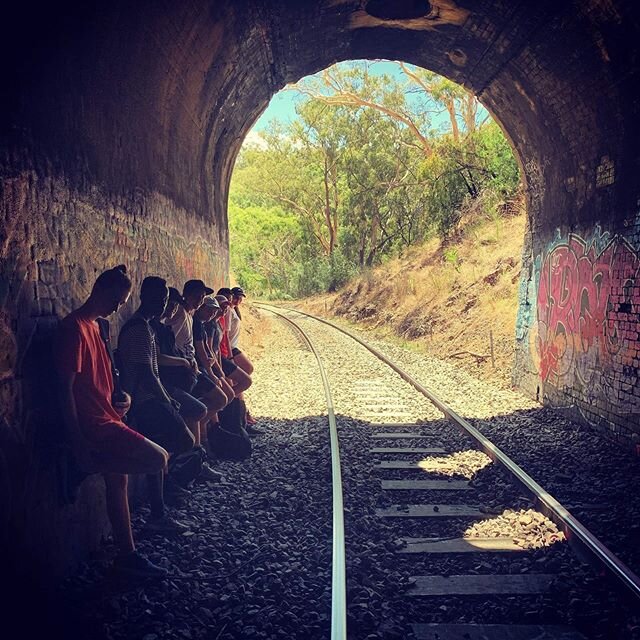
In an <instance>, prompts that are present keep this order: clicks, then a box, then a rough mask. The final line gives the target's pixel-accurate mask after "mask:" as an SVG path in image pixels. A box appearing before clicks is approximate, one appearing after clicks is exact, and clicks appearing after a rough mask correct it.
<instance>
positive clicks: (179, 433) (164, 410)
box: [133, 399, 193, 453]
mask: <svg viewBox="0 0 640 640" xmlns="http://www.w3.org/2000/svg"><path fill="white" fill-rule="evenodd" d="M178 402H179V401H178ZM133 417H134V418H135V429H136V431H138V432H139V433H141V434H142V435H143V436H144V437H145V438H149V440H151V441H152V442H155V443H156V444H159V445H160V446H161V447H163V448H165V449H166V450H167V451H168V452H169V453H183V452H184V451H188V450H189V449H191V448H192V447H193V436H192V435H191V431H189V429H188V427H187V425H186V424H185V421H184V420H183V419H182V416H181V415H180V413H179V412H178V410H177V409H176V408H175V407H174V406H173V405H172V404H171V403H169V402H162V401H161V400H155V399H154V400H147V401H146V402H143V403H142V404H141V405H139V406H137V407H135V410H134V412H133Z"/></svg>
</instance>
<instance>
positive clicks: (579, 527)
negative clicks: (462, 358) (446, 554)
mask: <svg viewBox="0 0 640 640" xmlns="http://www.w3.org/2000/svg"><path fill="white" fill-rule="evenodd" d="M280 308H283V307H280ZM291 311H294V312H295V313H299V314H301V315H303V316H307V317H308V318H312V319H313V320H316V321H318V322H322V323H324V324H326V325H328V326H330V327H333V328H334V329H336V330H338V331H340V332H342V333H344V334H345V335H347V336H349V337H350V338H352V339H353V340H355V341H356V342H358V343H359V344H361V345H362V346H363V347H365V349H367V350H368V351H370V352H371V353H372V354H373V355H374V356H376V357H377V358H378V359H379V360H381V361H382V362H384V363H385V364H387V365H388V366H389V367H391V368H392V369H393V370H394V371H395V372H396V373H397V374H398V375H400V377H401V378H402V379H403V380H405V381H406V382H408V383H409V384H410V385H411V386H413V387H414V388H415V389H416V390H417V391H418V392H420V393H421V394H422V395H424V396H425V397H426V398H428V399H429V400H430V401H431V402H432V403H433V404H434V406H436V407H437V408H438V409H439V410H440V411H442V413H443V414H444V416H445V417H446V418H447V419H448V420H449V421H451V422H452V423H454V424H455V425H456V426H457V427H458V428H460V429H461V430H462V431H463V432H464V433H467V434H468V435H470V436H471V437H472V438H473V439H474V440H475V441H476V442H477V443H478V444H479V446H480V448H481V449H482V450H483V451H484V452H485V453H486V454H487V455H488V456H489V457H490V458H491V459H492V460H493V461H495V462H498V463H499V464H501V465H502V466H503V467H505V468H506V469H507V470H508V471H509V472H510V473H511V474H512V475H513V476H514V477H515V478H516V480H517V481H518V482H519V483H520V484H521V485H522V486H523V487H524V488H525V490H526V491H528V492H529V494H530V495H532V496H533V498H534V499H535V501H536V503H537V504H538V507H539V508H540V510H541V511H542V512H543V513H544V514H545V515H546V516H547V517H548V518H549V519H551V520H553V522H555V523H556V524H557V525H558V527H559V528H560V529H561V530H562V531H563V533H564V534H565V536H566V537H567V540H568V541H569V543H570V544H572V546H574V547H575V548H576V551H577V552H578V553H579V554H580V555H583V556H584V555H585V553H586V556H587V557H586V559H587V560H589V561H594V560H595V561H596V562H597V563H598V564H599V565H602V566H604V568H605V569H606V570H607V571H608V572H609V573H610V574H611V575H612V576H613V577H614V578H616V579H617V580H619V581H620V582H621V583H622V584H623V585H624V586H625V587H626V588H627V589H629V590H630V591H631V593H632V594H633V595H634V596H635V597H636V598H640V577H638V575H637V574H635V573H634V572H633V571H632V570H631V569H630V568H629V567H628V566H627V565H626V564H624V563H623V562H622V560H620V559H619V558H618V557H617V556H616V555H615V554H614V553H612V552H611V551H610V550H609V549H607V547H606V546H605V545H604V544H603V543H602V542H601V541H600V540H599V539H598V538H597V537H596V536H595V535H593V534H592V533H591V532H590V531H589V530H588V529H587V528H586V527H585V526H584V525H583V524H582V523H581V522H580V521H579V520H578V519H577V518H576V517H575V516H573V515H572V514H571V513H570V512H569V511H568V510H567V509H566V508H565V507H563V506H562V504H560V502H558V501H557V500H556V499H555V498H554V497H553V496H552V495H551V494H550V493H549V492H547V491H545V490H544V489H543V488H542V487H541V486H540V485H539V484H538V483H537V482H536V481H535V480H534V479H533V478H532V477H531V476H529V475H528V474H527V473H526V472H525V471H524V470H523V469H522V468H521V467H520V466H518V465H517V464H516V463H515V462H514V461H513V460H512V459H511V458H510V457H509V456H508V455H507V454H506V453H504V452H503V451H502V450H501V449H499V448H498V447H496V445H494V444H493V443H492V442H491V441H490V440H488V439H487V438H486V437H485V436H484V435H483V434H482V433H481V432H480V431H478V429H476V428H475V427H474V426H473V425H471V424H470V423H469V422H467V420H465V419H464V418H463V417H462V416H460V415H458V414H457V413H456V412H455V411H454V410H453V409H451V407H449V406H447V405H446V404H445V403H444V402H442V401H441V400H440V399H439V398H438V397H437V396H435V395H434V394H433V393H432V392H431V391H429V390H428V389H426V388H425V387H423V386H422V385H421V384H420V383H419V382H418V381H417V380H415V379H414V378H412V377H411V376H410V375H409V374H408V373H406V372H405V371H403V370H402V369H401V368H400V367H398V366H397V365H396V364H395V363H393V362H392V361H391V360H389V358H387V357H386V356H385V355H384V354H383V353H381V352H380V351H378V350H377V349H376V348H375V347H372V346H371V345H369V344H367V343H366V342H365V341H364V340H362V339H361V338H360V337H359V336H357V335H355V334H354V333H352V332H351V331H349V330H348V329H345V328H343V327H340V326H339V325H336V324H334V323H333V322H331V321H330V320H326V319H324V318H319V317H317V316H314V315H312V314H310V313H305V312H304V311H299V310H298V309H292V310H291Z"/></svg>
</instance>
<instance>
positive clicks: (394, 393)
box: [60, 312, 640, 640]
mask: <svg viewBox="0 0 640 640" xmlns="http://www.w3.org/2000/svg"><path fill="white" fill-rule="evenodd" d="M263 315H264V320H263V321H262V323H261V324H260V330H261V331H262V332H263V334H264V342H265V346H266V348H265V349H264V350H263V351H262V352H261V353H260V355H259V357H257V356H255V357H254V364H255V365H256V371H255V373H254V376H253V377H254V386H253V387H252V388H251V389H250V390H249V392H248V393H247V400H248V403H249V405H250V407H251V410H252V413H253V415H254V416H256V417H257V418H258V419H259V425H258V426H259V427H260V428H261V429H264V431H265V434H264V435H261V436H257V437H256V438H254V439H253V443H254V453H253V455H252V458H251V459H250V460H249V461H247V462H244V463H229V462H224V463H220V464H219V465H218V468H220V469H221V470H222V471H224V473H225V476H226V483H225V484H224V485H213V484H198V485H196V486H195V487H194V488H193V489H192V497H191V499H190V500H189V501H188V503H186V504H184V505H182V506H181V507H174V508H173V509H172V514H173V515H174V516H175V517H176V518H178V519H180V520H181V521H183V522H185V523H187V524H189V525H190V531H189V532H187V533H186V534H184V535H181V536H178V537H173V538H172V537H163V536H158V535H155V536H145V535H144V533H143V531H144V523H145V519H146V517H147V514H148V512H147V510H146V508H145V507H144V506H137V507H135V508H134V513H133V520H134V529H135V534H136V539H137V540H138V542H139V548H140V549H141V550H142V551H143V552H144V553H146V554H147V555H148V556H149V557H150V558H151V559H152V560H153V561H154V562H157V563H158V564H161V565H163V566H165V567H167V568H168V569H169V571H170V577H169V578H167V579H163V580H160V581H158V582H155V583H149V582H147V583H142V584H133V583H130V584H122V583H121V582H118V581H116V580H114V579H112V577H111V575H110V570H109V564H110V558H111V557H112V555H113V550H112V549H111V548H110V547H108V546H107V547H106V549H105V550H104V552H103V557H102V560H101V561H98V562H96V561H93V562H92V563H89V564H87V565H86V566H85V567H83V568H82V570H81V571H80V572H79V573H78V574H77V575H76V576H75V577H73V578H71V579H70V580H68V581H67V583H66V584H65V585H64V589H63V591H62V595H61V597H60V603H61V611H64V612H65V615H66V616H67V619H66V622H65V625H66V626H67V627H68V629H69V631H70V635H69V636H68V637H74V638H82V637H87V638H92V639H96V640H100V639H101V638H105V639H107V638H108V639H112V640H121V639H124V638H141V639H142V640H159V639H163V638H187V639H193V640H196V639H198V638H207V639H209V638H211V639H213V640H217V639H220V640H223V639H227V640H229V639H231V638H305V639H308V638H326V637H328V634H329V627H330V603H331V584H330V580H331V546H330V541H331V470H330V458H329V438H328V432H327V421H326V406H325V402H324V395H323V391H322V388H321V386H320V378H319V375H318V371H317V365H316V364H315V359H314V357H313V355H312V354H310V353H309V352H307V351H306V350H304V349H303V348H302V347H301V343H300V340H299V338H298V337H297V336H296V335H295V334H294V333H293V332H292V331H291V330H290V329H289V328H287V327H286V326H284V325H283V324H281V322H279V321H277V320H275V319H274V318H273V317H272V316H271V315H270V314H267V313H266V312H265V313H264V314H263ZM300 323H301V324H302V325H303V326H304V327H305V329H308V330H309V333H310V335H311V337H312V339H313V340H314V343H315V344H316V347H317V348H318V349H319V350H320V351H321V353H322V356H323V362H324V364H325V366H326V369H327V371H328V373H329V377H330V382H331V386H332V391H333V395H334V404H335V408H336V413H337V416H338V429H339V437H340V445H341V457H342V463H343V483H344V491H345V519H346V523H345V524H346V535H347V580H348V583H347V590H348V616H349V638H356V639H359V638H365V639H368V640H372V639H373V638H405V637H407V638H410V637H411V633H410V624H411V623H420V622H423V623H428V622H482V623H487V624H489V623H505V622H519V623H531V624H571V625H574V626H575V627H577V628H578V629H580V630H581V631H582V632H583V633H585V635H586V636H587V637H588V638H594V639H595V638H598V639H600V638H602V639H604V638H637V637H640V635H637V634H638V631H637V629H636V627H637V625H639V624H640V619H639V618H638V617H634V612H633V610H632V609H631V608H629V607H628V606H627V605H626V603H625V601H624V598H621V597H620V595H619V594H616V593H615V592H613V591H611V589H610V588H609V586H608V584H607V583H606V582H605V580H604V579H603V578H601V577H598V576H596V575H594V573H593V572H592V571H591V570H590V569H589V568H586V567H584V566H583V565H581V564H580V562H579V561H578V560H577V559H576V558H575V556H574V554H573V553H572V552H571V550H570V549H569V547H568V546H567V545H566V544H565V543H564V542H563V541H562V536H561V535H559V534H558V533H557V532H556V531H555V530H554V529H553V525H551V526H549V525H550V523H548V521H545V520H540V519H539V516H538V515H537V514H536V513H535V512H531V511H530V509H531V508H532V504H531V501H530V500H529V499H528V498H527V496H525V495H524V494H523V493H522V492H521V491H520V490H519V489H518V487H516V486H514V484H513V482H512V481H511V479H510V478H509V477H508V475H507V474H506V472H505V471H504V470H503V469H501V468H499V467H497V466H496V465H494V464H487V461H486V460H485V459H484V458H485V457H484V455H483V454H480V453H479V452H477V451H476V447H475V446H474V443H473V442H472V441H471V439H469V438H467V437H465V436H463V435H461V434H460V433H459V432H458V431H457V430H454V429H452V428H451V425H450V424H449V423H448V422H447V421H445V420H444V419H442V416H441V414H440V413H439V412H438V411H437V410H436V409H435V408H434V407H433V406H432V405H431V403H429V402H428V400H426V399H425V398H423V397H421V396H419V395H418V394H417V393H416V392H415V390H413V389H412V388H411V387H410V386H409V385H408V384H406V383H405V382H404V381H402V380H401V379H400V378H399V376H398V375H397V374H395V373H393V372H392V371H391V370H389V369H388V368H387V367H386V366H385V365H383V364H382V363H380V361H378V360H377V359H375V358H374V357H373V356H371V355H370V354H368V353H367V352H366V351H365V350H364V349H363V348H362V347H359V346H355V345H354V343H353V341H352V340H350V339H349V338H347V337H345V336H340V335H339V334H337V333H335V332H334V331H333V330H331V329H330V328H328V327H323V326H322V325H319V324H318V323H316V322H314V321H312V320H301V321H300ZM363 337H365V339H367V340H370V338H369V337H367V336H365V335H364V334H363ZM370 341H372V342H375V346H376V347H377V348H379V349H380V350H382V351H384V352H385V353H387V355H389V357H390V358H391V359H393V360H395V361H397V362H398V363H399V364H400V366H402V367H404V368H406V369H407V370H408V371H409V372H410V373H411V374H412V375H414V376H415V377H416V378H417V379H418V380H419V381H420V382H421V383H423V384H424V385H425V386H427V387H429V388H431V389H432V390H433V391H434V392H435V393H436V395H438V396H440V397H441V398H442V399H443V400H444V401H446V402H448V403H450V404H451V405H452V406H453V408H454V409H455V410H456V411H458V412H459V413H461V414H462V415H463V416H465V417H467V418H468V419H469V420H470V421H471V422H472V423H473V424H474V426H476V427H478V428H479V429H481V430H482V431H483V433H485V435H487V436H488V437H489V438H491V439H492V440H494V441H495V442H496V444H498V446H500V447H501V448H503V449H504V450H505V452H506V453H508V454H509V455H510V456H511V457H512V458H514V459H515V460H516V462H518V464H520V465H522V466H523V467H524V468H525V470H526V471H527V472H529V473H531V475H533V476H534V478H535V479H536V480H538V481H539V482H540V483H541V484H542V485H543V486H545V488H547V489H549V490H550V492H551V493H552V494H554V495H555V497H557V498H558V499H559V500H561V501H562V502H568V503H571V504H570V506H571V507H572V511H574V512H575V514H576V515H577V516H578V517H579V518H580V519H581V520H584V521H585V524H587V525H588V526H589V527H593V529H594V530H595V531H596V533H598V535H600V536H601V537H602V538H603V540H604V542H605V543H606V544H608V545H614V546H615V545H618V548H617V549H616V551H617V552H618V553H620V555H621V556H624V557H625V558H626V559H627V561H631V562H633V561H634V560H637V557H636V554H637V553H638V550H637V549H636V548H635V545H632V544H631V542H632V541H633V540H634V533H633V531H631V532H630V531H629V529H630V528H631V527H632V526H633V523H638V522H639V519H638V518H637V517H634V516H637V514H639V513H640V510H638V505H637V503H636V497H635V496H634V495H632V491H631V489H632V487H633V483H634V482H635V484H636V486H637V479H638V469H637V463H636V461H635V460H634V459H632V458H631V457H630V456H628V455H627V454H626V453H624V452H621V451H620V450H619V449H617V448H616V447H614V446H613V445H611V443H608V442H607V441H606V440H605V439H603V438H602V437H601V436H599V435H598V434H595V433H592V432H591V431H589V430H584V429H580V428H578V427H576V425H573V424H572V423H570V422H568V421H566V420H564V419H562V418H560V417H558V416H557V415H555V414H553V413H552V412H550V411H548V410H546V409H542V408H540V407H539V406H538V405H536V404H535V403H532V402H531V401H530V400H528V399H526V398H523V397H522V396H520V395H519V394H517V393H513V392H510V391H505V390H502V389H499V388H495V389H492V388H490V385H487V384H486V383H485V382H479V381H477V380H474V379H473V378H472V377H471V376H468V375H467V374H464V373H462V372H460V371H457V370H456V369H455V367H452V366H451V365H450V364H449V363H442V362H440V361H437V360H434V359H432V358H426V357H425V356H420V355H418V354H416V353H414V352H411V351H407V350H404V349H401V348H399V347H397V346H394V345H390V344H386V343H382V342H380V341H375V340H370ZM250 355H251V354H250ZM416 422H417V423H420V427H418V428H417V429H416V428H412V429H411V430H412V431H413V432H416V433H418V432H419V433H421V434H422V436H423V437H422V438H421V439H419V440H411V441H410V442H409V441H402V442H398V441H394V440H376V439H372V438H371V436H372V434H374V433H376V432H377V433H379V432H383V431H392V430H393V429H396V430H400V431H404V430H408V429H404V428H401V429H398V427H394V426H388V427H384V426H374V425H375V424H379V425H390V424H398V425H400V424H403V423H416ZM394 446H421V447H436V446H440V447H443V448H444V449H445V451H446V452H447V453H446V454H444V455H443V456H437V455H430V454H425V455H418V456H416V455H413V456H402V459H403V460H407V461H410V462H415V463H417V464H418V467H417V469H412V470H401V469H379V468H375V466H376V465H377V464H378V463H380V462H382V461H384V460H397V459H400V456H397V455H395V454H394V455H391V456H390V455H387V454H372V453H370V449H371V448H372V447H394ZM634 474H635V475H634ZM393 479H403V480H408V479H416V480H419V479H445V480H446V479H450V480H468V481H469V483H470V485H471V487H472V491H446V492H442V491H413V490H408V491H382V490H381V481H382V480H393ZM625 493H626V495H625V498H626V502H625V501H622V500H620V498H621V496H622V495H624V494H625ZM464 494H467V495H464ZM468 494H472V498H470V496H469V495H468ZM469 500H471V503H470V504H472V506H475V507H479V508H480V510H481V512H482V513H483V514H484V518H482V519H474V518H455V519H448V518H429V519H428V520H420V519H412V518H406V519H405V518H380V517H378V516H376V510H377V509H381V508H385V507H390V506H391V505H394V504H395V505H397V504H403V505H410V504H435V505H437V504H467V503H469ZM572 501H573V503H572ZM602 504H604V505H609V506H611V505H614V506H613V508H607V509H606V510H605V509H600V508H598V505H602ZM579 505H583V506H584V509H583V510H582V511H579V509H577V508H575V507H576V506H579ZM588 518H590V519H591V520H590V521H589V522H587V519H588ZM618 529H621V531H618ZM614 530H615V531H614ZM637 531H638V530H637V529H636V530H635V533H636V537H637ZM465 535H466V536H479V537H492V536H493V537H501V536H509V535H511V536H512V537H513V538H514V539H515V538H517V539H518V540H520V542H521V544H520V546H521V547H522V551H518V552H514V553H505V554H484V553H483V554H459V555H447V554H433V555H430V556H425V555H424V554H402V553H397V552H398V551H400V550H402V548H403V543H402V541H401V539H402V538H408V537H409V538H435V539H446V538H456V537H464V536H465ZM607 536H608V537H607ZM542 544H544V545H548V546H541V545H542ZM631 547H633V548H631ZM638 564H640V562H638ZM495 573H505V574H521V573H522V574H524V573H540V574H545V573H554V574H558V578H557V580H555V581H554V584H553V585H552V589H551V591H550V592H549V593H547V594H543V595H536V596H517V597H511V596H509V597H504V596H488V597H487V596H486V595H485V596H474V597H460V596H438V597H435V598H427V599H424V598H411V597H409V596H408V595H407V594H408V593H409V592H410V590H411V587H412V581H411V577H412V576H416V575H449V576H451V575H461V574H477V575H482V574H495ZM71 630H72V631H73V633H71ZM634 634H636V635H634Z"/></svg>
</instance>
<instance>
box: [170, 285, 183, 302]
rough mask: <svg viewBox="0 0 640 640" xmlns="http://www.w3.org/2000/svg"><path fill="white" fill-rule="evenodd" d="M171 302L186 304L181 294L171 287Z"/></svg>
mask: <svg viewBox="0 0 640 640" xmlns="http://www.w3.org/2000/svg"><path fill="white" fill-rule="evenodd" d="M169 302H177V303H178V304H184V298H183V297H182V296H181V295H180V292H179V291H178V290H177V289H176V288H175V287H169Z"/></svg>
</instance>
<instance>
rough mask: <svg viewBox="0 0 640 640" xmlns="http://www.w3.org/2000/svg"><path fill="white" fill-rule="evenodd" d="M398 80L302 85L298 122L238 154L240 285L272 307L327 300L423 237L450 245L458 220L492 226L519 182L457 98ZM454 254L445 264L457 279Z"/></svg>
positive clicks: (367, 77) (508, 155)
mask: <svg viewBox="0 0 640 640" xmlns="http://www.w3.org/2000/svg"><path fill="white" fill-rule="evenodd" d="M402 69H403V72H404V73H405V75H406V81H405V82H401V81H399V80H398V78H397V77H395V76H389V75H387V76H380V75H377V76H376V75H373V74H370V73H369V66H368V63H351V65H347V67H344V66H340V65H336V66H335V67H332V68H331V69H330V70H328V71H325V72H324V73H323V75H322V76H314V77H312V79H311V80H306V81H303V83H302V84H301V85H300V87H299V88H298V91H300V93H301V94H302V96H303V99H302V100H301V102H299V103H298V106H297V115H298V118H297V120H295V121H294V122H292V123H291V124H290V125H288V126H286V127H285V126H282V125H279V124H278V123H276V122H273V123H271V126H270V127H269V129H268V130H267V131H266V132H264V133H263V135H262V137H263V140H264V144H262V145H259V146H258V145H249V146H245V147H244V148H243V149H242V151H241V153H240V156H239V158H238V161H237V163H236V167H235V171H234V174H233V181H232V185H231V197H230V203H229V221H230V239H231V255H232V267H233V269H234V272H235V273H236V275H237V277H238V279H239V281H240V283H241V284H242V285H243V286H246V287H247V288H249V289H250V290H251V291H252V292H254V293H256V294H258V295H264V296H271V297H277V296H280V297H283V296H293V297H299V296H306V295H310V294H313V293H316V292H320V291H330V290H333V289H336V288H338V287H339V286H341V285H343V284H344V283H345V282H347V281H348V280H349V278H351V277H353V276H354V275H355V274H356V273H358V272H362V271H364V270H366V269H368V268H369V267H371V266H374V265H376V264H379V263H380V262H381V261H382V260H384V259H385V258H386V257H388V256H391V255H396V254H397V253H398V252H400V251H402V250H403V249H404V248H405V247H408V246H411V245H413V244H416V243H420V242H423V241H424V240H425V239H427V238H428V237H429V236H430V235H432V234H438V235H439V236H440V237H442V238H447V237H448V236H450V235H451V233H452V232H453V231H454V230H455V229H456V227H457V225H458V224H459V222H460V219H461V216H462V215H463V211H464V212H469V211H473V212H474V214H477V215H484V216H489V217H491V218H494V217H495V216H499V212H500V205H501V203H503V202H504V201H505V200H506V199H508V198H509V197H512V196H513V194H514V193H515V191H516V189H517V186H518V181H519V173H518V166H517V163H516V161H515V159H514V157H513V153H512V150H511V147H510V145H509V143H508V141H507V140H506V139H505V137H504V135H503V134H502V132H501V130H500V128H499V127H498V125H497V124H496V123H494V122H493V121H489V122H486V123H485V124H483V125H482V126H480V125H479V124H478V119H477V115H476V110H477V108H478V105H477V102H476V101H475V99H474V98H473V97H472V96H469V95H468V94H466V92H465V91H464V89H462V87H459V86H458V85H456V84H455V83H452V82H451V81H449V80H446V79H444V78H440V77H439V76H436V75H435V74H433V73H431V72H427V71H424V70H420V69H416V68H409V67H406V66H402ZM437 108H439V109H440V111H441V112H443V113H445V114H448V115H446V116H444V121H446V120H447V118H449V122H450V127H449V129H448V130H446V131H444V132H443V131H442V130H441V129H442V122H443V117H441V118H440V121H439V122H440V124H439V125H438V124H437V123H436V122H434V121H433V120H432V118H431V114H432V113H433V111H434V110H435V109H437ZM470 203H477V206H475V205H474V206H471V205H470ZM465 215H466V214H465ZM453 251H454V250H453V249H448V250H447V252H445V260H447V262H450V263H451V264H453V266H454V267H456V268H457V267H458V259H457V252H456V253H455V254H454V253H453Z"/></svg>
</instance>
